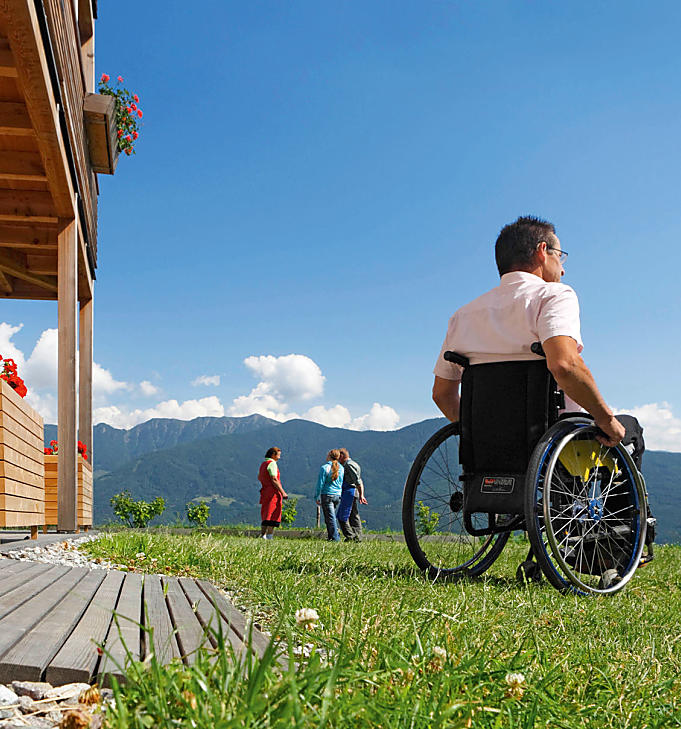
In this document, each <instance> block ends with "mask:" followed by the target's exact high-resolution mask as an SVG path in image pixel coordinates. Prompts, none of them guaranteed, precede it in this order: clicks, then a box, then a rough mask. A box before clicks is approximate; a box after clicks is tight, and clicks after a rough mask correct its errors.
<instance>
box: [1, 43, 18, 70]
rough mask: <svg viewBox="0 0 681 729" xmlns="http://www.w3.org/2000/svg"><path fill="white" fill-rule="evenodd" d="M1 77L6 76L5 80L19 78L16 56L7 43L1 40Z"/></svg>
mask: <svg viewBox="0 0 681 729" xmlns="http://www.w3.org/2000/svg"><path fill="white" fill-rule="evenodd" d="M0 76H4V77H5V78H16V77H17V67H16V66H15V65H14V56H13V55H12V51H10V49H9V46H8V45H7V41H6V40H4V39H2V40H0Z"/></svg>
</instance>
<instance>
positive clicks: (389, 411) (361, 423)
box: [350, 402, 400, 430]
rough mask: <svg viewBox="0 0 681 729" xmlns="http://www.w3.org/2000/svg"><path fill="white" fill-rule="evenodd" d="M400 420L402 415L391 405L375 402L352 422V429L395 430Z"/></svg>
mask: <svg viewBox="0 0 681 729" xmlns="http://www.w3.org/2000/svg"><path fill="white" fill-rule="evenodd" d="M399 422H400V416H399V415H398V414H397V412H396V411H395V410H393V408H391V407H390V406H389V405H381V404H380V403H377V402H375V403H374V404H373V405H372V406H371V410H370V411H369V412H368V413H367V414H366V415H362V416H360V417H359V418H355V419H354V420H353V421H352V423H351V424H350V428H351V429H352V430H395V428H396V427H397V424H398V423H399Z"/></svg>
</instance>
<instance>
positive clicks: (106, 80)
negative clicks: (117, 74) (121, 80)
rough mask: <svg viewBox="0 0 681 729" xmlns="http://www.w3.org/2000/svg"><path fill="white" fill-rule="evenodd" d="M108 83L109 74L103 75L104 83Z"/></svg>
mask: <svg viewBox="0 0 681 729" xmlns="http://www.w3.org/2000/svg"><path fill="white" fill-rule="evenodd" d="M108 82H109V76H107V74H105V73H103V74H102V83H103V84H106V83H108Z"/></svg>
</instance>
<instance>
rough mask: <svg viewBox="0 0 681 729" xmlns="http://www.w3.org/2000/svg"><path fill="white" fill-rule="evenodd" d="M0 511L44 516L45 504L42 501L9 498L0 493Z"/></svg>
mask: <svg viewBox="0 0 681 729" xmlns="http://www.w3.org/2000/svg"><path fill="white" fill-rule="evenodd" d="M0 511H21V512H23V513H25V514H44V513H45V504H44V503H43V501H42V499H41V500H40V501H36V500H34V499H23V498H22V497H21V496H9V495H8V494H3V493H0Z"/></svg>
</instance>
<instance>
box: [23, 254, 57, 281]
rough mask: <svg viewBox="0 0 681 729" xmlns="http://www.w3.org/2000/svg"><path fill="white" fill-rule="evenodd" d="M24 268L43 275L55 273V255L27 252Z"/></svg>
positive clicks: (54, 274)
mask: <svg viewBox="0 0 681 729" xmlns="http://www.w3.org/2000/svg"><path fill="white" fill-rule="evenodd" d="M26 268H27V269H28V270H29V271H30V272H31V273H39V274H41V275H43V276H56V275H57V256H56V255H55V254H54V253H27V254H26Z"/></svg>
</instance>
